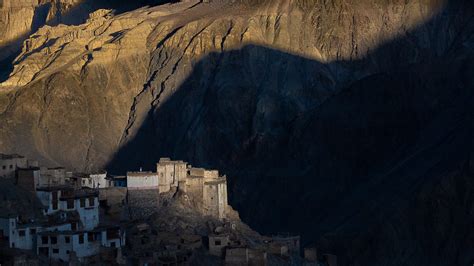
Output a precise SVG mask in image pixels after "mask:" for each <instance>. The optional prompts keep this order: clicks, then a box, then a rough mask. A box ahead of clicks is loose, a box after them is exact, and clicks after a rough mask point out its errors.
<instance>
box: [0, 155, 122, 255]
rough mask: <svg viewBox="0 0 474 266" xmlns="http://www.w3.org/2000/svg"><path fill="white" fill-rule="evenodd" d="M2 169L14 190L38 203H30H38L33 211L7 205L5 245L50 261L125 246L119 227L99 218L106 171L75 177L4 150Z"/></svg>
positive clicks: (0, 220)
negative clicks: (29, 251) (31, 252)
mask: <svg viewBox="0 0 474 266" xmlns="http://www.w3.org/2000/svg"><path fill="white" fill-rule="evenodd" d="M0 169H1V170H2V171H1V172H0V177H1V178H4V179H10V180H12V182H11V183H12V184H14V185H15V186H16V187H17V188H12V189H21V190H19V192H17V193H26V194H30V195H29V196H32V198H33V199H32V200H30V201H38V202H39V203H40V204H33V203H31V204H30V205H31V206H32V207H33V206H39V207H37V208H36V209H31V210H24V209H21V208H16V209H15V208H9V209H8V210H7V211H3V212H1V213H0V242H2V243H3V244H6V245H7V246H8V247H9V248H14V249H19V250H31V251H33V252H35V253H36V254H37V255H39V256H44V257H47V258H49V259H51V260H58V261H64V262H68V261H70V260H71V258H74V259H77V260H78V261H79V262H85V261H86V258H88V257H91V256H94V255H98V254H100V253H101V250H103V249H107V248H109V249H120V248H121V247H123V246H124V245H125V232H124V230H123V229H122V228H121V227H120V226H118V225H105V224H102V223H101V222H100V217H99V191H98V189H97V188H98V187H99V186H101V185H103V186H106V184H107V182H108V180H106V179H105V176H106V174H105V173H98V174H93V175H89V176H87V177H86V176H85V175H80V176H77V175H74V174H73V173H71V172H67V171H65V169H64V168H43V167H38V163H36V162H31V161H28V160H27V159H26V158H25V157H23V156H19V155H4V154H1V155H0ZM4 189H6V188H4ZM9 204H11V205H12V206H14V205H15V202H9ZM38 208H39V210H38ZM36 212H37V213H38V214H37V215H32V214H34V213H36Z"/></svg>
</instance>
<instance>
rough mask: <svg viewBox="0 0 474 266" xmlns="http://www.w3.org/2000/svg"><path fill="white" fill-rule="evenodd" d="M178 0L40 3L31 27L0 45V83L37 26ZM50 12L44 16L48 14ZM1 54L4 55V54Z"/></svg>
mask: <svg viewBox="0 0 474 266" xmlns="http://www.w3.org/2000/svg"><path fill="white" fill-rule="evenodd" d="M177 1H178V0H137V1H128V0H84V1H82V2H80V3H78V4H76V5H75V6H73V7H71V8H69V9H67V11H64V9H65V8H66V6H65V5H64V4H62V3H61V2H60V1H53V2H51V3H44V4H40V5H39V6H38V7H36V9H35V11H34V16H33V20H32V25H31V31H29V32H26V33H24V34H22V35H21V36H19V37H17V38H16V39H14V40H11V41H9V42H8V43H5V44H4V45H0V51H1V53H0V83H1V82H4V81H5V80H7V79H8V76H9V74H10V73H11V72H12V71H13V61H14V60H15V58H16V57H17V56H18V55H20V53H21V45H22V43H23V41H24V40H26V39H27V38H28V37H29V36H30V35H31V34H32V33H34V32H36V31H37V30H38V29H39V28H41V27H43V26H45V25H50V26H56V25H58V24H66V25H80V24H82V23H85V22H86V20H87V19H88V18H89V14H90V13H92V12H94V11H96V10H98V9H102V8H104V9H114V10H115V14H116V15H118V14H121V13H124V12H128V11H131V10H135V9H138V8H141V7H145V6H155V5H160V4H166V3H174V2H177ZM50 13H53V14H54V15H53V16H52V17H51V18H50V19H49V20H48V14H50ZM4 54H5V55H6V56H4Z"/></svg>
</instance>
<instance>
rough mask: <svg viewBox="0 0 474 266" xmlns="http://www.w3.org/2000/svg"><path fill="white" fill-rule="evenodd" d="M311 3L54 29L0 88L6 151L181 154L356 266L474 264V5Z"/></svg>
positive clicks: (146, 163) (257, 211) (184, 8)
mask: <svg viewBox="0 0 474 266" xmlns="http://www.w3.org/2000/svg"><path fill="white" fill-rule="evenodd" d="M296 2H297V3H298V5H303V4H308V3H310V4H311V5H309V6H308V8H307V9H305V10H301V9H300V8H299V7H296V6H294V5H292V4H289V5H287V3H286V2H285V1H275V3H273V4H272V3H269V2H266V1H263V2H262V3H258V4H259V5H258V6H259V8H256V9H255V10H254V9H252V10H250V11H249V10H245V9H239V8H236V7H235V6H228V5H226V4H225V3H214V4H212V5H204V4H201V5H197V6H194V4H193V3H190V4H189V5H187V4H186V3H183V4H179V5H176V6H174V7H172V8H170V7H167V8H164V7H156V8H151V9H146V10H141V11H133V12H129V13H125V14H122V15H120V16H117V17H115V18H103V17H100V16H99V17H98V18H96V19H94V20H92V21H90V22H88V23H87V24H85V25H83V26H74V27H72V26H71V27H65V28H64V27H63V28H61V29H55V28H52V29H44V30H40V31H39V32H38V33H37V34H36V35H34V36H32V37H31V38H30V39H29V40H28V44H29V45H30V46H31V47H29V48H28V49H26V50H25V51H24V52H23V53H22V54H21V55H20V56H19V57H18V58H17V60H16V62H15V69H14V71H13V72H12V74H11V76H10V78H9V79H8V80H7V82H5V83H3V87H0V89H2V88H3V89H4V92H3V93H2V94H0V112H2V113H1V115H0V119H1V121H2V122H4V123H3V126H2V127H1V128H0V149H2V150H5V151H12V152H19V153H24V154H26V155H29V156H31V157H34V158H39V159H41V160H42V161H43V162H46V163H51V164H62V165H66V166H69V167H71V168H76V169H80V170H84V169H85V170H89V169H96V168H100V167H107V168H108V169H109V171H110V172H113V173H123V172H124V171H126V170H129V169H138V168H139V167H144V168H145V169H146V168H148V169H153V167H154V163H155V162H156V161H157V160H158V158H159V157H160V156H171V157H173V158H177V159H183V160H187V161H189V162H190V163H191V164H195V165H199V166H205V167H212V168H217V169H220V170H221V171H222V172H224V173H226V174H227V175H228V176H229V181H230V184H229V188H230V191H229V192H230V193H229V194H230V196H231V203H232V205H233V206H234V207H236V208H237V209H238V210H239V211H240V214H241V216H242V218H243V220H244V221H246V222H248V223H249V224H250V225H252V226H253V227H254V228H255V229H257V230H258V231H260V232H263V233H274V232H277V231H291V232H295V233H300V234H302V235H303V237H304V241H305V242H306V243H309V242H316V243H317V244H318V245H319V246H320V247H321V248H322V251H323V252H331V253H335V254H337V255H338V256H339V261H340V263H341V265H470V264H472V262H473V260H474V254H473V251H472V248H471V247H472V246H473V245H474V240H473V239H474V230H473V228H472V224H473V222H474V215H473V213H474V209H473V208H474V207H473V204H472V202H474V186H473V180H474V178H473V177H474V176H473V172H472V171H473V170H474V169H473V168H474V167H473V162H472V160H471V154H472V152H473V147H472V139H473V134H472V125H473V121H472V115H473V112H472V111H473V110H472V101H473V97H472V96H473V95H472V92H473V89H474V88H473V84H474V80H473V76H472V74H471V73H474V65H473V62H474V61H473V59H474V58H473V53H472V47H473V41H474V39H473V38H474V35H473V30H474V25H473V22H474V21H473V19H472V14H474V13H473V12H472V11H473V10H472V6H471V4H470V3H469V2H468V1H464V2H463V1H453V2H450V3H448V4H446V5H445V6H443V5H441V4H440V3H441V2H436V1H432V2H429V1H406V2H404V3H398V2H396V1H393V2H391V1H387V2H380V1H379V2H377V1H374V2H373V6H372V7H367V6H364V4H365V3H366V2H368V1H362V2H358V3H359V4H357V3H351V2H350V1H347V2H346V1H334V2H332V3H327V2H324V1H321V2H319V1H314V2H312V1H308V2H305V1H295V3H296ZM247 4H249V3H247ZM250 4H254V3H253V2H252V3H250ZM217 10H218V11H219V12H217ZM78 29H80V32H81V34H77V32H78ZM45 36H46V37H45ZM85 44H87V47H85ZM39 55H41V56H39ZM16 86H21V87H20V88H18V87H16Z"/></svg>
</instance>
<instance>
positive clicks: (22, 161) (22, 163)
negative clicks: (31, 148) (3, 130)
mask: <svg viewBox="0 0 474 266" xmlns="http://www.w3.org/2000/svg"><path fill="white" fill-rule="evenodd" d="M33 164H35V163H33ZM28 165H29V164H28V160H27V159H26V158H25V157H23V156H20V155H18V154H3V153H0V178H14V177H15V173H16V170H17V169H18V168H27V167H28Z"/></svg>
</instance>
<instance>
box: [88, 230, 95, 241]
mask: <svg viewBox="0 0 474 266" xmlns="http://www.w3.org/2000/svg"><path fill="white" fill-rule="evenodd" d="M87 241H89V242H92V241H94V233H92V232H89V233H87Z"/></svg>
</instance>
